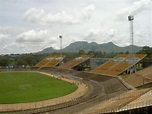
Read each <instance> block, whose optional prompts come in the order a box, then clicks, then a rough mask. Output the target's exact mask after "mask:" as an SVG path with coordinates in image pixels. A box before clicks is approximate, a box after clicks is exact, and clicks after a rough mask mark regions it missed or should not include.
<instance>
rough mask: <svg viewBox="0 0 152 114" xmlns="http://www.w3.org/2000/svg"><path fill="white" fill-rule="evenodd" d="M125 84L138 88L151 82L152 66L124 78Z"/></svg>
mask: <svg viewBox="0 0 152 114" xmlns="http://www.w3.org/2000/svg"><path fill="white" fill-rule="evenodd" d="M124 80H125V82H127V83H129V84H130V85H132V86H133V87H139V86H142V85H145V84H148V83H151V82H152V66H151V67H148V68H146V69H143V70H140V71H138V72H136V73H133V74H131V75H129V76H128V77H126V78H125V77H124Z"/></svg>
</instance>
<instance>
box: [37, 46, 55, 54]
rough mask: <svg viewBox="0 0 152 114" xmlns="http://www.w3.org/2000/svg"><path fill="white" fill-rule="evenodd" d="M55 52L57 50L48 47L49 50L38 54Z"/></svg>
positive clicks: (46, 49)
mask: <svg viewBox="0 0 152 114" xmlns="http://www.w3.org/2000/svg"><path fill="white" fill-rule="evenodd" d="M55 51H56V50H55V49H54V48H53V47H48V48H45V49H43V50H42V51H39V52H38V53H53V52H55Z"/></svg>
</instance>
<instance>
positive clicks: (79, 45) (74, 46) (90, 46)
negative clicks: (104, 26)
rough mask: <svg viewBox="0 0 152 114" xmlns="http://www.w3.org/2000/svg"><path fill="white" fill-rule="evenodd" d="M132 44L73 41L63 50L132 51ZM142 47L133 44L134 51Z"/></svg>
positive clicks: (49, 51) (52, 50)
mask: <svg viewBox="0 0 152 114" xmlns="http://www.w3.org/2000/svg"><path fill="white" fill-rule="evenodd" d="M131 47H132V46H125V47H120V46H117V45H115V44H114V43H112V42H108V43H103V44H98V43H96V42H91V43H88V42H86V41H79V42H74V43H71V44H70V45H69V46H67V47H65V48H63V50H62V52H79V50H84V51H85V52H89V51H101V52H106V53H110V52H127V51H131V50H132V48H131ZM141 49H142V47H139V46H133V51H134V52H138V51H140V50H141ZM59 51H60V50H55V49H53V48H52V47H49V48H46V49H44V50H42V51H40V52H39V53H52V52H59Z"/></svg>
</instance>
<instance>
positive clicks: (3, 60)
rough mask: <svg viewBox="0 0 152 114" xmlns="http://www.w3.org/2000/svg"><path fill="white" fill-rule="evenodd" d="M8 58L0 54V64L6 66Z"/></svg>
mask: <svg viewBox="0 0 152 114" xmlns="http://www.w3.org/2000/svg"><path fill="white" fill-rule="evenodd" d="M9 61H10V60H9V58H8V57H7V56H0V66H3V67H5V66H8V65H9Z"/></svg>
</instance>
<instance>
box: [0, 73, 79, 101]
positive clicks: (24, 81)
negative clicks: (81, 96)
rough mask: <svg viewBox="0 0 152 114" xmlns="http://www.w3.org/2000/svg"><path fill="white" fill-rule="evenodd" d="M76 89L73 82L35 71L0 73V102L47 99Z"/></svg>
mask: <svg viewBox="0 0 152 114" xmlns="http://www.w3.org/2000/svg"><path fill="white" fill-rule="evenodd" d="M76 89H77V86H76V85H75V84H71V83H68V82H66V81H63V80H59V79H56V78H53V77H50V76H47V75H44V74H41V73H37V72H2V73H0V104H6V103H9V104H13V103H26V102H35V101H42V100H48V99H53V98H57V97H61V96H65V95H67V94H69V93H72V92H74V91H75V90H76Z"/></svg>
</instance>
